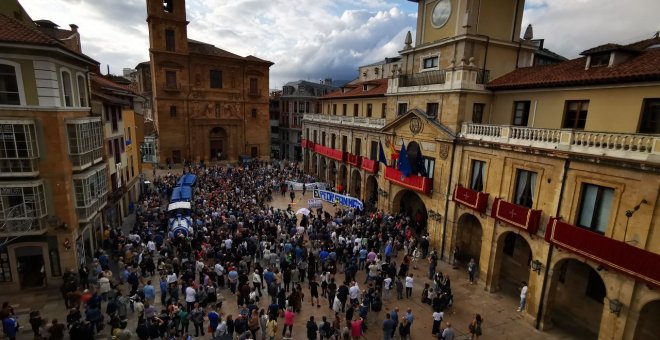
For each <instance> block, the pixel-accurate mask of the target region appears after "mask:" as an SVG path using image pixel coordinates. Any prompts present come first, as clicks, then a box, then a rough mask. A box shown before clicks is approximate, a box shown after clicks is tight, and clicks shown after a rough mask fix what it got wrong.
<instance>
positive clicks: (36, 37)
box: [0, 14, 98, 64]
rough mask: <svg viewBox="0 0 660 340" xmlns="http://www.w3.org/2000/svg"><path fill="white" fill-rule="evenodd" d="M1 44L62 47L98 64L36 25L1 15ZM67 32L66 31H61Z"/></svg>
mask: <svg viewBox="0 0 660 340" xmlns="http://www.w3.org/2000/svg"><path fill="white" fill-rule="evenodd" d="M0 27H2V29H0V42H10V43H22V44H36V45H49V46H53V47H60V48H62V49H65V50H67V51H69V52H71V53H75V54H77V55H79V56H81V57H83V58H85V59H87V60H88V61H89V62H92V63H94V64H98V62H97V61H95V60H94V59H92V58H90V57H89V56H86V55H85V54H82V53H78V52H76V51H72V50H70V49H68V48H67V47H66V46H65V45H64V44H62V43H61V42H60V41H58V40H57V39H55V38H52V37H50V36H48V35H47V34H45V33H43V32H41V31H39V29H38V28H37V26H36V25H33V26H29V25H27V24H25V23H23V22H21V21H18V20H16V19H14V18H10V17H8V16H6V15H3V14H0ZM59 31H65V30H59Z"/></svg>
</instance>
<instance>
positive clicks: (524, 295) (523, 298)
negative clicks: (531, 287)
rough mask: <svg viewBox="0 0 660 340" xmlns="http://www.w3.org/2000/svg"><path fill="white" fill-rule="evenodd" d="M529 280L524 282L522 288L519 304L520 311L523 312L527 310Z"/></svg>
mask: <svg viewBox="0 0 660 340" xmlns="http://www.w3.org/2000/svg"><path fill="white" fill-rule="evenodd" d="M527 290H528V288H527V282H525V281H523V282H522V288H520V306H518V311H519V312H522V311H524V310H525V302H526V301H527Z"/></svg>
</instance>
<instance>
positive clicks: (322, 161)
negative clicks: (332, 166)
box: [318, 156, 328, 181]
mask: <svg viewBox="0 0 660 340" xmlns="http://www.w3.org/2000/svg"><path fill="white" fill-rule="evenodd" d="M319 161H320V165H321V166H320V167H319V168H318V176H319V178H320V179H321V180H322V181H325V180H326V179H327V178H328V177H327V174H326V171H327V169H328V163H327V161H326V160H325V157H321V156H319Z"/></svg>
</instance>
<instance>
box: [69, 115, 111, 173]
mask: <svg viewBox="0 0 660 340" xmlns="http://www.w3.org/2000/svg"><path fill="white" fill-rule="evenodd" d="M66 127H67V135H68V139H69V157H70V159H71V163H73V169H74V170H83V169H85V168H87V167H89V166H91V165H93V164H95V163H97V162H100V161H101V160H102V159H103V151H102V148H103V133H102V131H101V128H102V125H101V119H100V118H83V119H74V120H69V121H67V125H66Z"/></svg>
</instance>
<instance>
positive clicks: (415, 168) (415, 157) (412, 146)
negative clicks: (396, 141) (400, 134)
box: [406, 142, 425, 174]
mask: <svg viewBox="0 0 660 340" xmlns="http://www.w3.org/2000/svg"><path fill="white" fill-rule="evenodd" d="M421 155H422V151H421V150H420V148H419V144H417V142H410V143H408V145H407V146H406V156H408V161H409V162H410V168H411V169H412V173H413V174H424V172H425V169H424V161H423V160H421V159H419V157H420V156H421Z"/></svg>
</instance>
